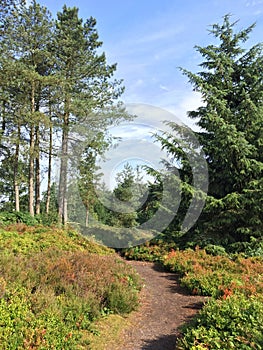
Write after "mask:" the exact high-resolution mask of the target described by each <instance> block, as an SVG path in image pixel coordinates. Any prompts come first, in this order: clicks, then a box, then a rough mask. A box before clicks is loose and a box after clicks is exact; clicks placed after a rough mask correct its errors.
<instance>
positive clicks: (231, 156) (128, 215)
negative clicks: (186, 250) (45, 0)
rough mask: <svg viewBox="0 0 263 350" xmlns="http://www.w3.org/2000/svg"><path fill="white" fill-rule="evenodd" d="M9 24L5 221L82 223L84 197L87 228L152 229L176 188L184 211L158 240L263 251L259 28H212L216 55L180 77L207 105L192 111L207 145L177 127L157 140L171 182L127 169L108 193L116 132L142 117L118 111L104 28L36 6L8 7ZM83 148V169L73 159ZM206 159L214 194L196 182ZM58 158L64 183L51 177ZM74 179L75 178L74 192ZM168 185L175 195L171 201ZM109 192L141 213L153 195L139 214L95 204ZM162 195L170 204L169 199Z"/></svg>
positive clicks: (4, 68) (4, 29) (0, 141)
mask: <svg viewBox="0 0 263 350" xmlns="http://www.w3.org/2000/svg"><path fill="white" fill-rule="evenodd" d="M0 21H1V58H0V74H1V83H0V100H1V101H0V124H1V130H0V152H1V153H0V158H1V165H0V189H1V197H0V200H1V204H0V205H1V211H2V212H3V213H4V212H5V215H6V216H7V217H8V215H9V217H13V219H14V220H23V217H25V218H27V219H25V220H29V221H30V220H31V219H30V217H31V218H33V217H35V218H34V220H36V221H39V222H43V223H45V222H46V223H51V222H53V223H54V222H58V223H60V224H66V223H67V222H74V221H78V220H79V217H80V216H81V215H82V214H80V213H79V212H78V210H79V208H78V206H79V205H78V201H77V202H76V199H75V198H74V196H75V197H76V192H75V191H74V188H75V187H76V186H77V189H78V191H77V192H78V194H77V196H80V197H81V201H82V204H83V207H85V215H84V216H85V218H84V217H83V225H84V226H88V225H89V221H90V214H92V216H94V217H95V218H96V219H97V221H98V222H100V223H101V224H102V225H103V230H107V228H108V229H110V228H112V230H113V231H114V230H115V229H117V228H122V227H124V228H136V227H138V226H140V225H141V226H140V227H143V224H144V223H147V222H149V221H150V220H151V219H154V216H155V213H156V212H157V211H158V210H159V209H160V207H162V206H163V208H161V210H162V211H161V212H162V213H163V215H166V214H167V213H168V212H169V210H170V208H165V205H164V204H163V203H166V202H169V203H171V202H173V201H176V199H175V198H173V196H175V193H176V191H175V190H172V188H177V187H179V188H180V191H181V198H180V203H179V205H178V206H179V207H178V210H177V212H176V213H174V215H173V219H172V220H170V221H171V222H170V224H169V225H167V226H168V227H165V229H163V228H161V226H160V228H159V226H158V222H159V221H160V220H159V219H158V220H156V221H155V222H154V220H153V222H154V224H153V225H152V227H151V228H152V229H155V230H154V231H155V235H156V232H157V234H160V235H159V237H161V238H164V239H165V240H168V241H170V240H174V241H176V242H178V243H179V242H180V244H182V245H183V246H195V245H196V244H199V245H201V246H203V247H204V246H206V245H208V244H212V245H222V246H224V247H226V248H227V249H230V250H231V249H232V250H242V249H244V248H245V247H246V246H249V245H251V244H252V245H255V246H258V247H260V246H261V244H262V240H261V232H262V197H263V196H262V189H263V183H262V170H263V159H262V154H263V152H262V148H263V134H262V125H263V110H262V93H263V89H262V69H261V67H262V44H261V43H259V44H256V45H254V46H252V47H251V48H247V47H248V43H249V42H248V39H249V36H250V34H251V33H252V32H253V28H254V24H252V25H251V26H250V27H248V28H246V29H242V30H240V31H238V30H236V26H237V24H236V23H235V22H234V23H232V22H231V16H229V15H226V16H225V17H224V20H223V23H222V24H216V25H213V26H212V27H211V29H210V34H212V36H213V40H212V44H210V45H208V46H207V47H199V46H197V47H196V50H197V52H198V53H199V54H200V55H201V56H202V58H203V62H202V63H201V64H200V69H201V70H200V71H199V72H197V73H192V72H190V71H187V70H185V69H184V68H181V70H182V73H183V74H185V75H186V76H187V77H188V79H189V82H190V83H191V84H192V86H193V90H195V91H198V92H199V93H200V94H201V96H202V102H203V103H202V106H200V107H199V108H198V109H197V110H195V111H189V112H188V115H189V117H191V118H194V119H195V120H196V123H197V125H198V126H199V128H200V129H199V130H200V131H198V132H195V137H196V140H197V142H198V146H196V145H193V140H192V139H190V136H189V133H188V132H187V128H182V127H181V128H180V127H179V126H178V125H177V124H176V123H173V122H170V123H169V128H170V131H169V132H165V133H163V134H162V135H160V134H157V135H155V140H156V141H158V142H159V144H160V145H161V146H162V148H163V150H164V151H165V152H167V154H168V155H169V157H170V159H172V160H173V161H172V162H171V163H167V164H164V170H169V174H173V175H174V176H173V178H172V179H171V176H169V177H165V176H161V174H162V171H159V172H158V171H157V170H154V169H150V168H147V169H146V171H147V172H148V173H149V174H150V175H151V176H152V177H153V178H154V181H152V182H149V183H148V184H145V183H144V182H143V181H142V175H141V173H140V170H139V169H134V168H133V167H132V166H131V165H130V164H126V166H125V168H124V170H123V171H122V172H121V173H120V174H118V176H117V185H116V188H115V189H114V190H113V191H110V190H109V189H105V188H103V184H99V173H98V169H97V163H96V160H97V158H98V157H100V156H102V155H103V153H104V152H105V151H106V150H107V149H109V148H110V147H112V145H113V144H114V143H113V140H112V137H111V135H110V134H109V133H108V131H107V130H108V129H107V128H108V127H109V126H111V125H116V124H118V123H119V122H121V121H123V120H127V119H130V118H136V116H130V115H129V114H128V113H127V112H126V110H125V108H124V105H123V104H122V103H121V102H120V98H121V95H122V92H123V90H124V86H123V82H122V81H121V80H116V79H115V78H114V73H115V71H116V69H117V65H116V64H111V65H109V64H108V63H107V61H106V56H105V54H104V53H103V52H102V50H101V48H102V42H101V41H100V40H99V36H98V33H97V30H96V20H95V19H94V18H92V17H91V18H89V19H87V20H85V21H84V20H83V19H81V18H79V15H78V9H77V8H68V7H67V6H64V7H63V9H62V11H61V12H59V13H58V14H57V17H56V18H53V16H52V14H51V13H50V12H49V11H48V9H47V8H45V7H42V6H41V5H39V4H38V3H37V2H36V1H32V3H31V5H30V6H26V5H25V3H24V2H23V1H11V0H10V1H6V2H2V5H1V19H0ZM87 129H88V131H87ZM83 130H85V131H84V132H83ZM181 140H184V141H185V142H184V143H182V141H181ZM115 146H116V145H115ZM76 149H77V151H76V152H77V155H78V163H76V162H75V163H74V160H72V159H70V156H69V155H70V154H71V155H72V154H74V152H75V150H76ZM200 149H201V150H200ZM193 150H194V152H193ZM201 151H202V157H203V159H204V160H205V161H206V163H207V166H208V175H209V188H208V193H205V192H206V191H205V190H204V192H203V193H202V191H200V189H197V188H196V186H195V183H194V176H193V172H194V167H198V164H197V163H198V160H196V164H193V157H194V155H193V154H197V153H198V156H199V157H200V154H201ZM73 158H74V157H73ZM57 159H59V162H60V165H59V179H58V181H55V180H54V178H52V175H53V172H54V170H53V168H52V167H53V166H54V161H55V160H57ZM197 159H198V157H197ZM199 159H200V158H199ZM72 171H73V172H76V173H78V178H77V182H76V181H75V183H72V180H71V173H72ZM43 179H44V181H43ZM168 182H169V185H167V183H168ZM41 183H42V185H41ZM43 184H44V186H45V188H44V189H43ZM164 185H165V186H166V187H167V186H168V187H169V186H170V188H171V191H166V192H165V193H164V191H163V189H164ZM74 186H75V187H74ZM96 186H97V187H98V186H100V187H98V188H95V187H96ZM100 190H101V191H104V194H107V193H108V196H109V197H108V198H112V197H111V196H112V195H114V196H115V197H116V198H117V199H118V200H119V202H121V203H123V205H125V203H127V202H129V201H137V203H140V198H141V197H143V194H144V193H145V191H146V190H147V191H148V196H147V198H146V199H145V200H144V202H143V203H142V204H141V205H140V206H139V207H138V205H137V207H136V205H135V208H136V210H133V211H130V212H127V211H126V212H125V210H121V209H120V207H118V206H116V207H113V208H112V207H111V209H108V208H107V207H106V206H105V205H104V204H103V203H102V202H101V201H100V200H99V198H98V196H97V193H98V191H100ZM41 192H42V193H41ZM135 194H136V196H135ZM164 196H168V197H169V196H170V198H167V199H166V200H163V197H164ZM135 197H136V198H137V199H136V200H135V199H134V198H135ZM198 198H199V199H198ZM204 198H205V206H204V208H203V211H202V213H201V215H200V216H199V218H198V220H197V222H196V223H195V224H194V225H192V227H191V228H190V230H188V231H187V230H184V231H183V230H182V223H183V222H184V218H185V216H186V215H187V214H188V212H189V207H190V204H191V202H192V201H193V199H195V200H196V201H197V204H198V200H200V201H202V200H203V201H204ZM133 204H134V203H133ZM119 205H122V204H119ZM176 205H177V203H176ZM176 205H175V207H176ZM69 206H70V208H71V210H70V215H69V214H68V207H69ZM8 213H12V215H13V216H12V215H11V214H8ZM26 213H28V214H26ZM159 214H160V210H159ZM10 215H11V216H10ZM23 215H24V216H23ZM3 216H4V214H3ZM32 220H33V219H32ZM103 230H102V232H103ZM113 231H112V232H113ZM115 231H116V230H115ZM161 231H162V233H161ZM101 235H103V234H101ZM138 242H140V241H138Z"/></svg>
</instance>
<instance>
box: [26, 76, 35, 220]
mask: <svg viewBox="0 0 263 350" xmlns="http://www.w3.org/2000/svg"><path fill="white" fill-rule="evenodd" d="M34 113H35V83H34V82H33V83H32V90H31V117H32V121H31V123H32V124H31V128H30V145H29V188H28V197H29V198H28V209H29V213H30V215H32V216H34V158H35V154H34V153H35V133H34V126H33V124H34V121H33V119H34Z"/></svg>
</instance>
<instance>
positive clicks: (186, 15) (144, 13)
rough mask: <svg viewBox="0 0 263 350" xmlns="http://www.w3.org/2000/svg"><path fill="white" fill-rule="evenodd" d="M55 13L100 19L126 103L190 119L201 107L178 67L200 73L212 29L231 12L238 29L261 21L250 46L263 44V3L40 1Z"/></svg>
mask: <svg viewBox="0 0 263 350" xmlns="http://www.w3.org/2000/svg"><path fill="white" fill-rule="evenodd" d="M39 2H40V3H41V4H42V5H45V6H46V7H47V8H48V9H49V10H50V11H51V12H52V13H53V14H54V15H55V14H56V12H57V11H60V10H61V9H62V6H63V5H64V3H66V4H67V6H70V7H72V6H76V7H78V8H79V10H80V16H81V17H82V18H83V19H86V18H88V17H90V16H93V17H95V18H96V19H97V29H98V33H99V36H100V39H101V40H102V41H103V50H104V51H105V52H106V55H107V58H108V62H109V63H115V62H117V63H118V69H117V72H116V77H118V78H123V79H124V85H125V87H126V90H125V93H124V95H123V96H122V99H123V100H124V102H126V103H147V104H151V105H154V106H156V107H162V108H165V109H167V110H168V111H171V112H173V113H175V114H176V115H177V116H178V117H179V118H180V119H185V114H186V111H187V110H191V109H194V108H196V107H198V106H199V105H200V98H199V96H198V95H195V94H194V93H193V92H192V88H191V85H190V84H189V83H188V82H187V78H186V77H185V76H183V75H182V73H181V72H180V71H179V69H178V67H183V68H186V69H189V70H191V71H196V70H198V64H199V63H200V60H201V58H200V55H199V54H198V53H197V52H196V51H195V49H194V45H201V46H202V45H207V44H209V43H211V40H212V37H211V35H209V33H208V31H207V30H208V28H209V25H211V24H214V23H220V22H221V20H222V17H223V16H224V15H225V14H227V13H231V14H232V15H233V20H240V21H239V23H238V25H237V28H239V29H241V28H245V27H247V26H249V25H250V24H252V23H253V22H257V26H256V28H255V29H254V31H253V32H252V35H251V40H250V43H249V44H251V45H252V44H253V43H256V42H260V41H263V34H262V33H263V0H199V1H194V0H184V1H183V0H162V1H160V0H158V1H156V0H153V1H147V0H133V1H132V0H126V1H123V0H112V1H108V0H96V1H94V0H93V1H91V0H67V1H65V0H57V1H54V0H40V1H39Z"/></svg>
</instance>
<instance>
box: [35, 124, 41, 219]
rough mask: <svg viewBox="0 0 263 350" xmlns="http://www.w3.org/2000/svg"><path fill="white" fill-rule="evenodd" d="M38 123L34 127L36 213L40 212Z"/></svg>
mask: <svg viewBox="0 0 263 350" xmlns="http://www.w3.org/2000/svg"><path fill="white" fill-rule="evenodd" d="M39 143H40V138H39V125H38V126H36V128H35V157H36V158H35V175H36V179H35V202H36V214H37V215H39V214H40V151H39Z"/></svg>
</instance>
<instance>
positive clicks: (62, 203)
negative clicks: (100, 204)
mask: <svg viewBox="0 0 263 350" xmlns="http://www.w3.org/2000/svg"><path fill="white" fill-rule="evenodd" d="M68 136H69V113H68V112H66V113H65V115H64V125H63V135H62V152H61V162H60V177H59V200H58V215H59V222H60V223H61V224H64V225H65V224H66V223H67V220H68V218H67V198H66V196H67V172H68V159H67V157H68Z"/></svg>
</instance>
